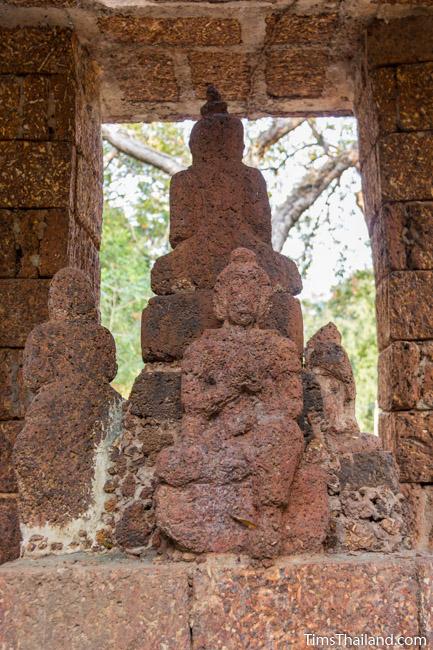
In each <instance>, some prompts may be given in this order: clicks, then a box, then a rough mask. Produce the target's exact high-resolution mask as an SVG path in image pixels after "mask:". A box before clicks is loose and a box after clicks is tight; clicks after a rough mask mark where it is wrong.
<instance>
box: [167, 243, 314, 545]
mask: <svg viewBox="0 0 433 650" xmlns="http://www.w3.org/2000/svg"><path fill="white" fill-rule="evenodd" d="M271 294H272V288H271V282H270V280H269V277H268V275H267V274H266V273H265V271H264V270H263V269H262V268H261V267H260V266H259V265H258V263H257V261H256V256H255V254H254V253H253V252H252V251H250V250H247V249H244V248H238V249H236V250H235V251H234V252H232V254H231V257H230V264H229V265H228V266H227V267H226V268H225V269H224V270H223V271H222V273H221V274H220V275H219V277H218V279H217V282H216V285H215V300H214V306H215V312H216V315H217V317H218V318H219V319H220V320H222V321H224V323H223V327H222V328H221V329H215V330H206V331H205V332H204V333H203V335H202V336H201V337H200V338H199V339H197V340H196V341H194V342H193V343H192V344H191V345H190V346H189V347H188V348H187V350H186V352H185V355H184V359H183V362H182V384H181V386H182V389H181V390H182V402H183V408H184V416H183V421H182V430H181V435H180V439H179V440H178V442H177V443H176V444H175V445H173V446H171V447H168V448H166V449H164V450H163V451H162V452H161V453H160V455H159V457H158V460H157V474H158V476H159V479H160V481H161V484H160V485H159V487H158V488H157V492H156V520H157V525H158V526H159V529H160V530H161V531H162V533H163V534H165V535H166V536H167V537H168V538H169V539H171V540H172V541H173V542H174V543H175V544H176V546H177V547H178V548H181V549H185V550H189V551H193V552H205V551H215V552H224V551H239V552H245V553H248V554H251V555H252V556H254V557H272V556H275V555H277V554H278V553H279V552H280V550H281V546H282V541H283V536H284V521H283V511H284V509H285V508H286V506H287V504H288V502H289V496H290V490H291V484H292V481H293V478H294V475H295V472H296V469H297V467H298V465H299V463H300V459H301V456H302V454H303V450H304V439H303V435H302V432H301V430H300V429H299V426H298V424H297V423H296V418H297V417H298V415H299V414H300V411H301V409H302V384H301V379H300V372H301V363H300V358H299V354H298V351H297V349H296V346H295V344H294V343H293V342H292V341H290V340H288V339H286V338H283V337H282V336H280V335H279V334H278V333H277V332H276V331H273V330H262V329H259V327H258V325H257V321H258V320H259V319H260V318H261V317H262V316H263V314H264V313H265V312H266V310H267V309H268V307H269V301H270V298H271Z"/></svg>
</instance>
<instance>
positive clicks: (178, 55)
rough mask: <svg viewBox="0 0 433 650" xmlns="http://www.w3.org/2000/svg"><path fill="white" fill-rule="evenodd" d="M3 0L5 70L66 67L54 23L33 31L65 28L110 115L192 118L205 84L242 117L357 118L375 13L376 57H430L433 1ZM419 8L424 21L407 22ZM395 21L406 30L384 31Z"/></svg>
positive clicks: (0, 60) (107, 118) (1, 66)
mask: <svg viewBox="0 0 433 650" xmlns="http://www.w3.org/2000/svg"><path fill="white" fill-rule="evenodd" d="M3 4H4V5H5V6H4V7H3V12H2V23H3V24H4V25H5V26H6V27H8V28H9V27H10V28H12V29H10V34H8V33H7V32H6V34H5V36H2V39H0V42H4V48H2V49H1V50H0V71H1V72H2V73H11V72H12V73H14V72H15V71H18V72H21V71H24V72H29V73H31V72H32V71H33V70H34V69H35V68H36V69H40V70H41V72H42V73H43V74H44V73H47V72H50V73H51V72H60V73H63V72H64V70H65V68H64V66H65V63H67V57H66V62H65V53H64V49H66V48H67V46H68V43H67V42H66V43H65V40H64V38H63V37H62V36H63V35H62V34H61V33H60V34H58V33H56V32H54V34H53V33H52V32H51V30H50V29H49V28H48V29H46V33H44V32H42V33H39V34H38V31H39V32H41V31H42V30H40V29H39V30H38V29H35V27H38V26H40V25H41V24H43V25H47V26H48V27H50V26H53V25H59V26H68V27H70V28H71V29H73V30H74V31H76V33H77V36H78V39H79V40H80V42H81V43H82V44H83V45H84V46H85V47H86V48H87V49H88V50H89V52H90V55H91V57H92V59H94V60H95V61H96V62H97V64H98V67H99V69H100V70H101V74H102V106H103V111H104V115H103V120H104V122H123V123H124V122H132V121H135V122H140V121H152V120H155V119H156V120H179V119H185V118H193V119H195V118H196V117H197V116H198V115H199V110H200V100H201V99H202V98H203V97H204V95H205V91H206V85H207V84H208V83H209V82H213V83H215V84H217V85H218V87H219V88H220V89H221V90H222V91H223V92H224V93H225V95H226V97H227V98H228V99H229V100H230V101H231V102H232V108H233V110H234V112H235V113H236V114H238V115H245V116H247V117H250V118H253V119H254V118H257V117H263V116H269V115H275V116H279V115H290V114H292V115H293V114H315V115H317V114H322V115H323V114H325V115H326V114H333V115H338V114H340V115H341V114H345V115H347V114H350V113H351V110H352V96H353V87H352V79H351V74H350V64H351V62H352V61H353V60H354V59H355V58H356V56H357V55H358V50H359V43H360V42H361V40H362V35H363V32H364V31H365V28H366V26H367V25H369V24H370V23H372V22H373V21H374V19H375V18H376V17H378V18H380V20H377V21H376V22H377V23H378V28H377V30H376V33H375V34H373V38H372V39H371V43H370V50H371V56H372V59H373V60H374V61H376V62H377V63H379V64H381V63H382V61H385V62H386V63H385V65H386V64H389V62H390V61H391V62H394V61H395V62H400V63H401V62H403V63H406V62H407V63H418V62H424V61H427V62H431V61H432V58H431V56H432V55H431V46H430V45H429V34H430V31H431V23H432V17H431V13H432V3H431V0H404V1H401V2H394V1H392V2H387V3H383V2H381V3H378V2H372V1H371V0H357V2H355V3H354V2H349V1H344V2H337V1H336V0H328V1H327V2H326V3H319V4H318V3H317V2H315V1H314V0H303V2H302V3H301V4H299V3H295V4H293V2H291V0H278V2H273V1H269V0H249V2H248V11H247V12H246V11H245V10H244V9H245V8H244V5H243V4H242V3H239V2H232V3H227V2H201V1H197V0H192V1H191V2H189V3H185V2H160V1H153V0H149V2H147V3H146V4H145V5H144V6H143V4H142V3H140V2H138V1H136V0H131V1H130V2H129V3H128V5H127V6H126V5H125V3H124V2H121V1H120V0H101V2H99V3H96V4H95V3H82V2H81V3H79V2H78V1H77V0H4V2H3ZM416 12H420V13H421V16H420V17H419V18H418V20H417V19H416V17H415V16H414V18H413V20H412V19H411V15H412V14H415V13H416ZM399 18H401V20H394V19H399ZM390 22H394V23H396V27H395V32H396V34H400V33H401V37H399V36H398V35H395V36H393V37H392V38H389V37H388V38H384V36H383V34H384V32H385V30H386V28H387V26H388V25H389V23H390ZM24 24H25V25H28V28H27V30H25V31H24V30H23V29H22V26H23V25H24ZM17 26H19V27H21V30H16V29H14V28H15V27H17ZM8 31H9V30H8ZM56 38H57V41H56ZM385 42H386V46H385V45H384V43H385ZM401 44H403V45H401ZM65 46H66V47H65ZM402 51H403V54H402ZM20 68H23V70H20ZM406 83H408V82H406ZM12 94H13V91H12ZM406 115H407V112H405V113H404V114H403V117H404V118H405V125H406V124H407V121H406V120H407V118H406ZM418 119H420V118H418ZM11 128H13V120H12V123H11Z"/></svg>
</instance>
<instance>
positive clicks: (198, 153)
mask: <svg viewBox="0 0 433 650" xmlns="http://www.w3.org/2000/svg"><path fill="white" fill-rule="evenodd" d="M190 149H191V153H192V160H193V162H192V165H191V167H189V169H187V170H185V171H182V172H179V173H178V174H175V175H174V176H173V178H172V181H171V186H170V243H171V245H172V246H173V249H174V250H173V251H172V252H170V253H168V255H164V256H163V257H161V258H159V259H158V260H157V261H156V263H155V265H154V267H153V269H152V289H153V291H154V292H155V293H156V294H157V297H155V298H153V299H152V300H150V302H149V305H148V307H147V308H146V309H145V310H144V312H143V326H142V351H143V359H144V361H170V360H173V359H179V358H181V357H182V353H183V350H184V349H185V347H186V345H188V344H189V343H191V342H192V340H194V338H196V337H197V336H199V335H200V334H201V332H202V331H203V330H204V329H205V328H207V327H218V321H217V320H216V319H215V316H214V314H213V307H212V289H213V287H214V284H215V281H216V278H217V276H218V274H219V273H220V272H221V271H222V270H223V268H224V267H225V266H226V265H227V264H228V261H229V258H230V253H231V251H232V250H234V249H235V248H238V247H239V246H242V247H245V248H249V249H250V250H253V251H254V252H255V253H256V255H257V260H258V262H259V264H260V266H261V267H262V268H263V269H264V270H265V271H266V273H267V274H268V276H269V278H270V281H271V284H272V287H273V288H274V295H273V297H272V301H271V309H270V312H269V314H268V315H267V317H266V318H267V319H268V321H267V322H263V323H261V324H262V325H263V326H269V325H272V327H277V328H278V329H279V330H280V331H281V333H282V334H283V335H284V336H288V335H289V336H290V337H291V338H294V340H295V341H296V342H297V344H298V346H299V351H300V353H301V352H302V346H303V341H302V315H301V310H300V306H299V303H298V301H297V300H296V299H295V298H293V296H294V295H296V294H298V293H299V292H300V291H301V289H302V282H301V278H300V275H299V272H298V269H297V268H296V265H295V264H294V262H292V261H291V260H290V259H288V258H287V257H286V256H284V255H281V254H280V253H276V252H275V251H273V250H272V244H271V210H270V206H269V200H268V196H267V192H266V184H265V180H264V178H263V176H262V174H261V172H260V171H259V170H258V169H253V168H252V167H248V166H247V165H244V164H243V162H242V154H243V149H244V141H243V126H242V122H241V120H240V119H238V118H236V117H233V116H232V115H229V114H228V112H227V106H226V104H225V103H224V102H223V101H222V100H221V98H220V96H219V94H218V93H217V92H216V91H215V89H212V87H210V88H209V89H208V101H207V103H206V104H205V105H204V106H203V108H202V118H201V119H200V120H198V122H196V124H195V125H194V127H193V129H192V131H191V137H190ZM263 318H265V317H263Z"/></svg>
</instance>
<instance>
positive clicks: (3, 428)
mask: <svg viewBox="0 0 433 650" xmlns="http://www.w3.org/2000/svg"><path fill="white" fill-rule="evenodd" d="M23 424H24V423H23V421H22V420H11V421H10V422H0V458H1V463H0V492H2V493H7V492H16V491H17V484H16V480H15V472H14V468H13V464H12V450H13V447H14V444H15V438H16V437H17V434H18V433H19V432H20V431H21V429H22V426H23Z"/></svg>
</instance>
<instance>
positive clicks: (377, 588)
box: [0, 553, 433, 650]
mask: <svg viewBox="0 0 433 650" xmlns="http://www.w3.org/2000/svg"><path fill="white" fill-rule="evenodd" d="M432 580H433V556H431V555H427V554H425V555H422V556H421V555H419V554H418V555H416V554H413V553H404V554H398V555H397V554H396V555H392V556H391V555H390V556H384V555H379V554H359V555H350V556H349V555H338V556H317V557H313V558H311V557H310V558H305V557H300V556H299V557H293V558H281V559H279V560H278V561H276V562H275V564H274V565H273V566H272V567H270V568H268V569H264V568H255V567H252V566H251V565H248V563H247V562H245V561H244V560H238V559H237V558H236V557H232V556H215V557H212V558H210V559H208V560H207V561H206V562H205V563H203V564H199V565H196V564H189V563H170V564H169V563H163V562H155V563H151V562H147V561H146V562H141V561H138V560H129V559H124V558H122V557H120V556H117V557H109V556H99V557H96V556H83V555H81V554H74V555H70V556H63V557H55V558H54V557H51V558H46V559H41V560H18V561H16V562H12V563H9V564H5V565H3V566H2V567H1V568H0V621H1V625H0V646H1V647H5V648H8V649H9V648H20V650H42V649H44V650H54V649H56V650H57V649H58V648H60V647H62V646H63V647H65V641H66V643H67V647H68V649H71V650H78V649H79V650H94V649H96V648H98V649H99V648H104V650H108V649H111V648H112V649H113V650H114V648H116V650H127V649H128V650H131V649H132V648H134V650H159V649H162V648H164V650H171V649H173V650H187V649H191V650H211V649H212V650H217V649H218V648H221V649H223V648H224V649H225V650H232V649H233V650H239V649H240V648H244V647H245V648H247V647H248V648H274V647H275V648H276V647H278V648H280V647H281V648H283V647H284V648H286V647H287V648H297V649H298V648H306V647H308V646H307V644H306V640H305V637H304V633H308V632H309V633H315V634H321V635H327V634H332V633H337V632H345V633H346V634H348V635H351V636H358V635H360V634H363V633H364V634H375V635H389V634H395V635H396V634H402V635H406V636H416V635H423V634H425V635H426V636H427V637H428V639H429V642H430V643H432V642H433V631H432V616H431V599H432V596H431V584H432ZM191 585H192V589H191ZM47 623H49V624H47ZM426 647H430V646H429V645H427V646H426Z"/></svg>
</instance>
